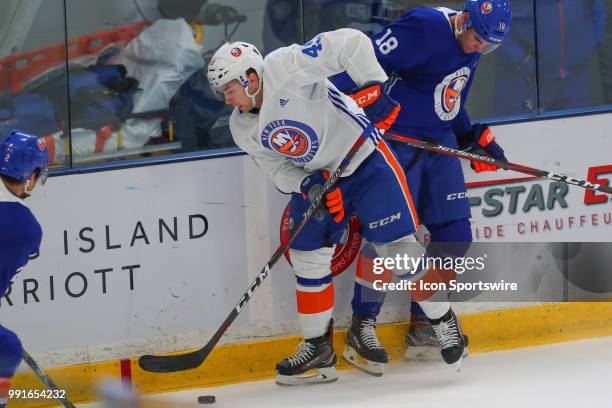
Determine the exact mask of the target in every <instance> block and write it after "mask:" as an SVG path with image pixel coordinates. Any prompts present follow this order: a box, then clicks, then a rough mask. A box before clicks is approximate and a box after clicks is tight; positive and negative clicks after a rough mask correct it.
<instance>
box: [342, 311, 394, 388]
mask: <svg viewBox="0 0 612 408" xmlns="http://www.w3.org/2000/svg"><path fill="white" fill-rule="evenodd" d="M344 343H345V345H346V347H345V348H344V353H343V354H342V357H344V359H345V360H346V361H347V362H348V363H349V364H351V365H352V366H354V367H356V368H358V369H360V370H363V371H365V372H366V373H368V374H372V375H375V376H377V377H380V376H381V375H383V372H384V369H385V366H386V365H387V363H388V362H389V356H388V355H387V352H386V351H385V348H384V347H383V346H382V345H381V344H380V342H379V341H378V337H376V319H373V318H369V317H365V316H359V315H353V320H352V322H351V327H350V328H349V329H348V331H347V332H346V336H345V337H344Z"/></svg>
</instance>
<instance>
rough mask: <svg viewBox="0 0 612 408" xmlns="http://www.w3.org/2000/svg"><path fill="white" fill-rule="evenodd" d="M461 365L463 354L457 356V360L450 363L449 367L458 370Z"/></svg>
mask: <svg viewBox="0 0 612 408" xmlns="http://www.w3.org/2000/svg"><path fill="white" fill-rule="evenodd" d="M462 365H463V356H461V358H459V360H457V361H455V362H454V363H453V364H451V367H453V368H454V369H455V370H457V372H460V371H461V366H462Z"/></svg>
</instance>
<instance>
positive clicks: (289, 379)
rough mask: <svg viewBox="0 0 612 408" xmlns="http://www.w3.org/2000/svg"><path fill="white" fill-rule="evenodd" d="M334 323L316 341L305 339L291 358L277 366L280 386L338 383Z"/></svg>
mask: <svg viewBox="0 0 612 408" xmlns="http://www.w3.org/2000/svg"><path fill="white" fill-rule="evenodd" d="M332 327H333V323H332V322H330V326H329V329H328V330H327V333H325V334H324V335H323V336H320V337H315V338H314V339H304V341H303V342H302V343H300V345H299V347H298V350H297V351H296V353H295V354H294V355H292V356H291V357H287V358H286V359H284V360H283V361H281V362H279V363H278V364H276V373H277V374H276V383H277V384H278V385H303V384H317V383H326V382H332V381H336V380H337V379H338V373H336V368H335V367H334V366H335V365H336V363H337V362H338V360H337V358H336V352H335V351H334V346H333V344H332V333H333V329H332Z"/></svg>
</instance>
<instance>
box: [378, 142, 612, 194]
mask: <svg viewBox="0 0 612 408" xmlns="http://www.w3.org/2000/svg"><path fill="white" fill-rule="evenodd" d="M385 138H386V139H388V140H393V141H396V142H400V143H405V144H408V145H410V146H414V147H416V148H419V149H424V150H429V151H431V152H436V153H441V154H446V155H448V156H454V157H459V158H461V159H466V160H475V161H479V162H482V163H488V164H493V165H495V166H497V167H500V168H502V169H506V170H513V171H517V172H519V173H524V174H529V175H531V176H536V177H542V178H547V179H550V180H554V181H560V182H562V183H565V184H571V185H573V186H579V187H583V188H586V189H591V190H595V191H601V192H602V193H607V194H612V187H609V186H606V185H603V184H596V183H591V182H589V181H587V180H581V179H577V178H573V177H569V176H566V175H564V174H557V173H551V172H549V171H545V170H539V169H535V168H533V167H527V166H523V165H520V164H516V163H510V162H505V161H501V160H497V159H494V158H493V157H489V156H482V155H479V154H476V153H471V152H466V151H463V150H458V149H453V148H451V147H446V146H442V145H439V144H435V143H431V142H426V141H424V140H417V139H412V138H409V137H405V136H398V135H390V134H389V133H387V134H386V136H385Z"/></svg>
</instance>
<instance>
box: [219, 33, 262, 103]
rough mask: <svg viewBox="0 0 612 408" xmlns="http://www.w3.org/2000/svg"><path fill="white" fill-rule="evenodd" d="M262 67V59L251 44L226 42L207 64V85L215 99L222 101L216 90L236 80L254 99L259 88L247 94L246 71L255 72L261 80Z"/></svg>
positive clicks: (221, 96)
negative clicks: (251, 70) (251, 93)
mask: <svg viewBox="0 0 612 408" xmlns="http://www.w3.org/2000/svg"><path fill="white" fill-rule="evenodd" d="M262 67H263V57H262V56H261V53H260V52H259V50H258V49H257V47H255V46H254V45H253V44H249V43H246V42H242V41H236V42H228V43H225V44H223V45H222V46H221V47H220V48H219V49H218V50H217V51H216V52H215V54H214V55H213V56H212V59H211V60H210V62H209V63H208V73H207V77H208V83H209V84H210V87H211V88H212V90H213V93H214V94H215V95H216V96H217V98H220V100H223V95H221V94H220V93H219V91H218V89H219V88H220V87H222V86H223V85H225V84H228V83H229V82H231V81H233V80H234V79H237V80H238V81H240V83H241V84H242V86H244V87H245V89H246V91H247V95H248V96H250V97H252V98H254V96H255V95H256V94H257V93H258V92H259V89H261V86H260V87H259V89H258V90H257V91H256V92H255V93H254V94H253V95H250V94H249V91H248V89H247V87H248V84H249V82H248V79H247V71H248V70H250V69H253V70H255V72H256V73H257V76H258V77H259V78H260V80H261V78H262V75H261V72H262Z"/></svg>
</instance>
